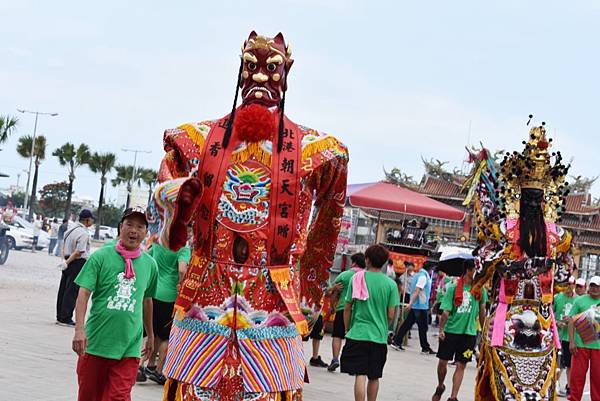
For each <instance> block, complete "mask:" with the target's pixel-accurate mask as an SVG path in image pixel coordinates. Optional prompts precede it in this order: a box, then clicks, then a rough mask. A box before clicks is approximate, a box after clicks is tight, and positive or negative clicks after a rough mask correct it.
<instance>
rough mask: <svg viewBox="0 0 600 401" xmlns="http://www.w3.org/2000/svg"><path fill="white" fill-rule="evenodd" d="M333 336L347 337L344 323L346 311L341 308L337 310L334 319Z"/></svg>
mask: <svg viewBox="0 0 600 401" xmlns="http://www.w3.org/2000/svg"><path fill="white" fill-rule="evenodd" d="M331 337H336V338H346V326H345V325H344V311H343V310H339V311H337V312H335V319H334V320H333V331H332V332H331Z"/></svg>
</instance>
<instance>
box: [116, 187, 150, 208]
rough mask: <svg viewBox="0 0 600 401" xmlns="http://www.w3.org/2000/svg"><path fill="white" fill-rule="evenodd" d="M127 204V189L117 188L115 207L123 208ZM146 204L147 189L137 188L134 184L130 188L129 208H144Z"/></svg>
mask: <svg viewBox="0 0 600 401" xmlns="http://www.w3.org/2000/svg"><path fill="white" fill-rule="evenodd" d="M126 203H127V188H126V187H125V186H124V185H121V186H119V188H118V195H117V205H119V206H125V204H126ZM147 204H148V187H147V186H145V185H142V186H138V185H136V184H134V185H132V187H131V198H130V201H129V205H130V206H142V207H146V205H147Z"/></svg>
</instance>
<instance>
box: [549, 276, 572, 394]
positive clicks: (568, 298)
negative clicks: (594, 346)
mask: <svg viewBox="0 0 600 401" xmlns="http://www.w3.org/2000/svg"><path fill="white" fill-rule="evenodd" d="M575 297H576V295H575V277H573V276H571V277H569V286H568V287H567V288H566V289H565V291H563V292H561V293H560V294H557V295H556V296H555V297H554V304H553V305H552V309H554V317H555V318H556V327H557V328H558V338H560V343H561V347H560V348H561V349H560V370H559V371H558V375H557V377H556V382H557V383H559V382H560V376H561V373H562V371H563V370H566V371H567V385H566V388H565V389H564V390H563V389H561V388H560V383H559V384H557V386H558V395H560V396H561V397H564V396H566V395H567V394H568V392H569V377H570V370H571V351H569V313H570V312H571V308H572V307H573V302H574V301H575Z"/></svg>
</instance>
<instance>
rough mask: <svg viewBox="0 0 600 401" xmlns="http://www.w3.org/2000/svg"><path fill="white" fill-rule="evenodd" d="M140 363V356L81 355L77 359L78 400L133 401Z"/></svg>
mask: <svg viewBox="0 0 600 401" xmlns="http://www.w3.org/2000/svg"><path fill="white" fill-rule="evenodd" d="M138 364H139V359H138V358H123V359H107V358H102V357H99V356H95V355H90V354H84V355H83V356H80V357H79V360H78V361H77V377H78V381H79V398H78V401H131V388H132V387H133V385H134V384H135V376H136V373H137V369H138Z"/></svg>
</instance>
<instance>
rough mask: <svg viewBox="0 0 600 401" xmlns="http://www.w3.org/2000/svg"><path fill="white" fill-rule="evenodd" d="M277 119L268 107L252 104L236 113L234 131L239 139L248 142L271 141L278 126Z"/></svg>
mask: <svg viewBox="0 0 600 401" xmlns="http://www.w3.org/2000/svg"><path fill="white" fill-rule="evenodd" d="M275 117H276V116H275V114H273V113H271V112H270V111H269V109H268V108H267V107H265V106H262V105H259V104H250V105H248V106H246V107H242V108H241V109H239V110H238V111H237V112H236V113H235V120H234V122H233V129H234V130H235V132H236V135H237V137H238V138H239V139H241V140H243V141H246V142H259V141H263V140H265V139H271V138H273V134H274V133H275V128H276V126H277V125H276V118H275Z"/></svg>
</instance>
